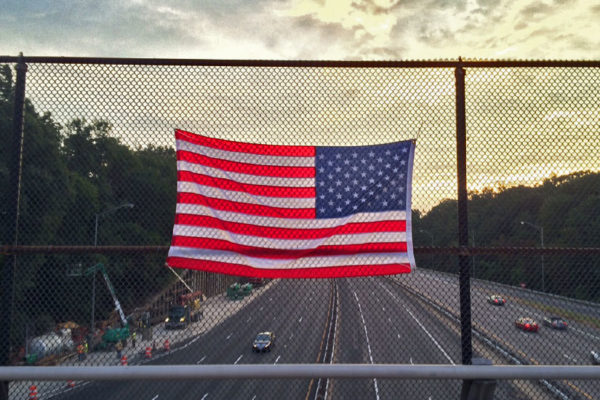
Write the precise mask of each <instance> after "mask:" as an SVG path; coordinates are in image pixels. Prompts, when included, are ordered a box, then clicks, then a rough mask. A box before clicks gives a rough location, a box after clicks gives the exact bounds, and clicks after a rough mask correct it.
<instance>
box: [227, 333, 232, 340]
mask: <svg viewBox="0 0 600 400" xmlns="http://www.w3.org/2000/svg"><path fill="white" fill-rule="evenodd" d="M231 335H233V332H232V333H230V334H229V336H227V340H229V338H230V337H231Z"/></svg>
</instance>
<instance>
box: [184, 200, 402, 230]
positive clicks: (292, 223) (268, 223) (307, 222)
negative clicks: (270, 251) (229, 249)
mask: <svg viewBox="0 0 600 400" xmlns="http://www.w3.org/2000/svg"><path fill="white" fill-rule="evenodd" d="M176 213H177V214H192V215H203V216H208V217H213V218H217V219H220V220H222V221H228V222H236V223H240V224H251V225H256V226H265V227H273V228H298V229H324V228H334V227H337V226H343V225H346V224H351V223H363V222H378V221H399V220H405V219H406V212H405V211H382V212H378V213H373V212H368V213H357V214H352V215H348V216H345V217H341V218H320V219H306V218H298V219H294V218H276V217H263V216H258V215H253V216H252V218H248V215H246V214H242V213H237V212H233V211H221V210H215V209H212V208H210V207H207V206H204V205H200V204H186V203H179V204H177V211H176Z"/></svg>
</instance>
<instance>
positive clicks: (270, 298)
mask: <svg viewBox="0 0 600 400" xmlns="http://www.w3.org/2000/svg"><path fill="white" fill-rule="evenodd" d="M269 301H273V298H272V297H269ZM254 397H256V396H254Z"/></svg>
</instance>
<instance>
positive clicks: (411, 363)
mask: <svg viewBox="0 0 600 400" xmlns="http://www.w3.org/2000/svg"><path fill="white" fill-rule="evenodd" d="M410 365H415V364H413V362H412V357H411V358H410Z"/></svg>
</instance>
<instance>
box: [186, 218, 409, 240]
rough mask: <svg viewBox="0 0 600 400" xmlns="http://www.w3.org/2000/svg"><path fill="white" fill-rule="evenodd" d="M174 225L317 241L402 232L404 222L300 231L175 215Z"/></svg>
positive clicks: (379, 222) (297, 229) (299, 227)
mask: <svg viewBox="0 0 600 400" xmlns="http://www.w3.org/2000/svg"><path fill="white" fill-rule="evenodd" d="M175 223H176V224H179V225H191V226H201V227H204V228H217V229H222V230H224V231H228V232H233V233H241V234H243V235H250V236H260V237H267V238H275V239H318V238H324V237H328V236H332V235H351V234H359V233H373V232H404V231H405V230H406V221H399V220H390V221H376V222H360V223H349V224H345V225H341V226H337V227H332V228H321V229H316V228H315V229H302V227H301V224H299V225H298V228H278V227H270V226H259V225H252V224H243V223H239V222H230V221H225V220H221V219H218V218H215V217H210V216H207V215H195V214H177V215H176V216H175Z"/></svg>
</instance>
